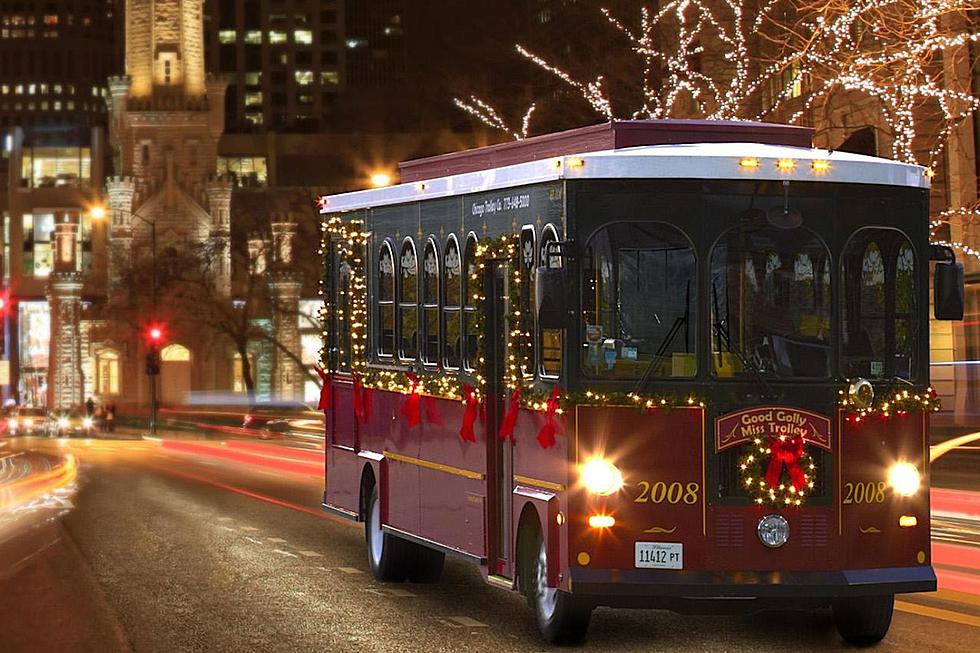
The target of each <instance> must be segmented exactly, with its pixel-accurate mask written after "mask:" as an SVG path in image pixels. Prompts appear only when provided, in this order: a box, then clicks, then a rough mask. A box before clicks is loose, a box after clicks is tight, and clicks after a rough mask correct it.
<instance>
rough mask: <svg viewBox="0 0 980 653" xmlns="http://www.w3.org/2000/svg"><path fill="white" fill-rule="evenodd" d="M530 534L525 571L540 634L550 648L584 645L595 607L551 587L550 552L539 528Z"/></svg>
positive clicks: (527, 535)
mask: <svg viewBox="0 0 980 653" xmlns="http://www.w3.org/2000/svg"><path fill="white" fill-rule="evenodd" d="M529 528H531V529H532V530H531V532H529V533H526V537H528V541H527V543H526V545H525V546H523V547H522V557H523V558H524V559H523V560H521V569H523V570H525V571H524V572H523V579H524V580H525V582H526V583H527V586H526V587H525V594H526V595H527V600H528V603H530V604H531V608H532V609H533V610H534V614H535V617H536V618H537V622H538V630H540V631H541V635H542V636H543V637H544V639H545V640H546V641H548V643H550V644H581V643H582V642H584V641H585V634H586V632H587V631H588V630H589V620H590V619H591V617H592V606H591V605H589V604H586V603H583V602H582V601H581V599H577V598H575V597H573V596H572V595H571V594H569V593H568V592H563V591H561V590H559V589H557V588H554V587H548V550H547V547H546V546H545V543H544V539H543V538H542V537H541V531H540V530H539V529H538V527H537V524H535V525H534V526H532V527H529Z"/></svg>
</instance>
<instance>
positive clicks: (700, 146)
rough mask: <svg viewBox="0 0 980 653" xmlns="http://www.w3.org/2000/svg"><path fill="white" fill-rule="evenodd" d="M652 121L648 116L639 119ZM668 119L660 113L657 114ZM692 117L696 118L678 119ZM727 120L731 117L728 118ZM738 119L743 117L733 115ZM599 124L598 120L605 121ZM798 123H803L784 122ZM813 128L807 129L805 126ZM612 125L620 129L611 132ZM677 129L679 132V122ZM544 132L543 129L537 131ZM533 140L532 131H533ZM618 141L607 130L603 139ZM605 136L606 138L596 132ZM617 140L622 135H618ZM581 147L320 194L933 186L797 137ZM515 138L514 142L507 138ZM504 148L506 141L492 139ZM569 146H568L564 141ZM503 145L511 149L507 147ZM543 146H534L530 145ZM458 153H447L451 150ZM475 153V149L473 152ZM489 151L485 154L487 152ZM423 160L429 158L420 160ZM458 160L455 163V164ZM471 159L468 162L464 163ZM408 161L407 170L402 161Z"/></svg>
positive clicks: (393, 200)
mask: <svg viewBox="0 0 980 653" xmlns="http://www.w3.org/2000/svg"><path fill="white" fill-rule="evenodd" d="M642 122H644V123H649V122H651V121H642ZM657 122H663V121H657ZM680 122H685V123H691V122H692V121H680ZM725 124H726V125H730V124H731V123H725ZM734 124H736V125H738V124H740V123H734ZM748 124H749V125H750V126H751V127H752V128H753V129H754V130H755V131H753V129H750V130H743V132H742V135H743V136H746V135H750V134H751V135H756V134H758V133H760V131H761V132H765V133H769V132H767V131H766V130H761V129H760V128H763V127H765V128H769V127H772V128H776V131H775V132H774V133H776V134H777V135H779V134H780V133H782V134H783V135H784V136H785V134H787V133H788V134H789V135H790V136H789V140H795V141H797V142H798V139H799V138H800V134H799V133H794V132H780V131H779V130H778V128H780V127H783V126H781V125H772V126H769V125H759V124H757V123H748ZM600 127H601V126H600ZM786 129H790V130H793V129H800V128H792V127H790V128H786ZM804 131H807V133H809V130H804ZM613 133H615V132H613ZM673 134H675V135H676V134H677V131H676V130H675V131H674V132H673ZM698 134H701V135H702V136H706V138H707V139H710V138H711V136H710V134H714V135H715V136H718V135H719V134H722V136H721V137H722V138H723V137H724V135H723V134H724V132H718V131H714V132H705V131H702V132H697V131H692V130H688V135H690V136H692V137H693V136H697V135H698ZM539 138H541V137H539ZM528 140H529V141H531V140H534V139H528ZM611 140H612V141H615V140H616V139H615V138H607V139H605V141H604V142H606V143H607V144H608V143H609V141H611ZM599 141H603V139H599ZM618 142H624V140H623V139H619V140H618ZM578 144H579V146H582V147H584V149H583V150H578V151H574V152H570V153H567V154H559V155H552V156H547V157H543V158H535V159H533V160H527V161H523V162H520V163H513V164H510V165H504V166H501V167H491V168H485V169H478V170H472V171H467V172H459V173H456V174H449V175H445V176H441V177H435V178H422V179H415V178H414V177H413V181H411V182H406V183H401V184H398V185H395V186H388V187H385V188H377V189H370V190H362V191H355V192H351V193H343V194H340V195H333V196H328V197H323V198H321V200H320V212H321V213H336V212H341V211H350V210H356V209H364V208H371V207H377V206H386V205H391V204H402V203H406V202H414V201H419V200H423V199H433V198H439V197H450V196H454V195H465V194H469V193H476V192H483V191H490V190H498V189H503V188H511V187H517V186H524V185H528V184H535V183H541V182H548V181H555V180H559V179H731V180H758V181H782V180H790V181H808V182H820V181H824V182H837V183H852V184H876V185H887V186H907V187H913V188H928V187H929V177H928V176H927V175H926V170H925V168H923V167H921V166H917V165H911V164H907V163H900V162H897V161H892V160H889V159H881V158H877V157H871V156H865V155H861V154H851V153H849V152H838V151H830V150H822V149H814V148H810V147H801V146H798V145H785V144H771V143H759V142H749V141H744V142H717V141H716V142H687V143H684V142H681V143H677V142H674V143H669V144H659V145H637V146H632V147H618V148H617V147H615V143H613V147H607V148H606V149H600V150H592V151H590V150H589V149H588V147H587V146H586V145H585V144H584V143H583V142H581V141H579V143H578ZM505 145H507V146H510V145H511V144H509V143H508V144H505ZM491 147H492V148H498V150H497V151H498V153H499V148H500V147H501V146H491ZM563 147H564V146H563ZM485 149H487V148H480V149H478V150H470V151H467V152H462V153H459V154H462V155H466V156H464V157H463V159H467V158H469V159H470V163H472V161H473V160H481V157H482V154H481V150H485ZM505 151H506V150H505ZM529 151H531V152H533V151H541V148H537V150H535V148H531V149H530V150H525V153H527V152H529ZM452 156H453V155H444V157H452ZM444 157H432V158H430V159H423V160H421V161H420V162H409V163H408V164H405V167H407V168H409V169H410V175H414V174H415V173H417V172H418V170H421V169H425V170H431V169H432V165H431V164H432V163H433V162H435V161H437V160H440V159H443V161H442V163H438V162H437V163H436V164H437V165H441V166H443V167H445V166H446V165H448V164H447V163H446V159H445V158H444ZM472 157H476V159H473V158H472ZM483 158H484V159H485V157H483ZM423 163H424V164H425V165H424V166H423V165H422V164H423ZM453 165H456V164H453ZM467 165H469V164H467ZM405 167H403V170H404V169H405Z"/></svg>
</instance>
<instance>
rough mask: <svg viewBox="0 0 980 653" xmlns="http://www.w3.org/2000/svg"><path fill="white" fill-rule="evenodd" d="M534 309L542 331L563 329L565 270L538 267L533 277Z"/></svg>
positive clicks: (566, 289)
mask: <svg viewBox="0 0 980 653" xmlns="http://www.w3.org/2000/svg"><path fill="white" fill-rule="evenodd" d="M534 307H535V311H536V312H537V314H538V325H539V326H540V327H541V328H542V329H563V328H565V326H566V324H565V323H566V322H567V321H568V283H567V280H566V276H565V268H550V267H539V268H538V269H537V270H535V275H534Z"/></svg>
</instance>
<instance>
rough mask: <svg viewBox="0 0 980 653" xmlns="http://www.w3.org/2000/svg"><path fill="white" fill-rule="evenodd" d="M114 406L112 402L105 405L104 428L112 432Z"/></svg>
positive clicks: (113, 429) (114, 415) (114, 427)
mask: <svg viewBox="0 0 980 653" xmlns="http://www.w3.org/2000/svg"><path fill="white" fill-rule="evenodd" d="M115 422H116V407H115V406H114V405H113V404H109V405H108V406H106V407H105V425H106V430H107V431H108V432H109V433H113V432H114V431H115V429H116V423H115Z"/></svg>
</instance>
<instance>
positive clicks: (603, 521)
mask: <svg viewBox="0 0 980 653" xmlns="http://www.w3.org/2000/svg"><path fill="white" fill-rule="evenodd" d="M615 525H616V518H615V517H613V516H612V515H592V516H591V517H589V526H591V527H592V528H612V527H613V526H615Z"/></svg>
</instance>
